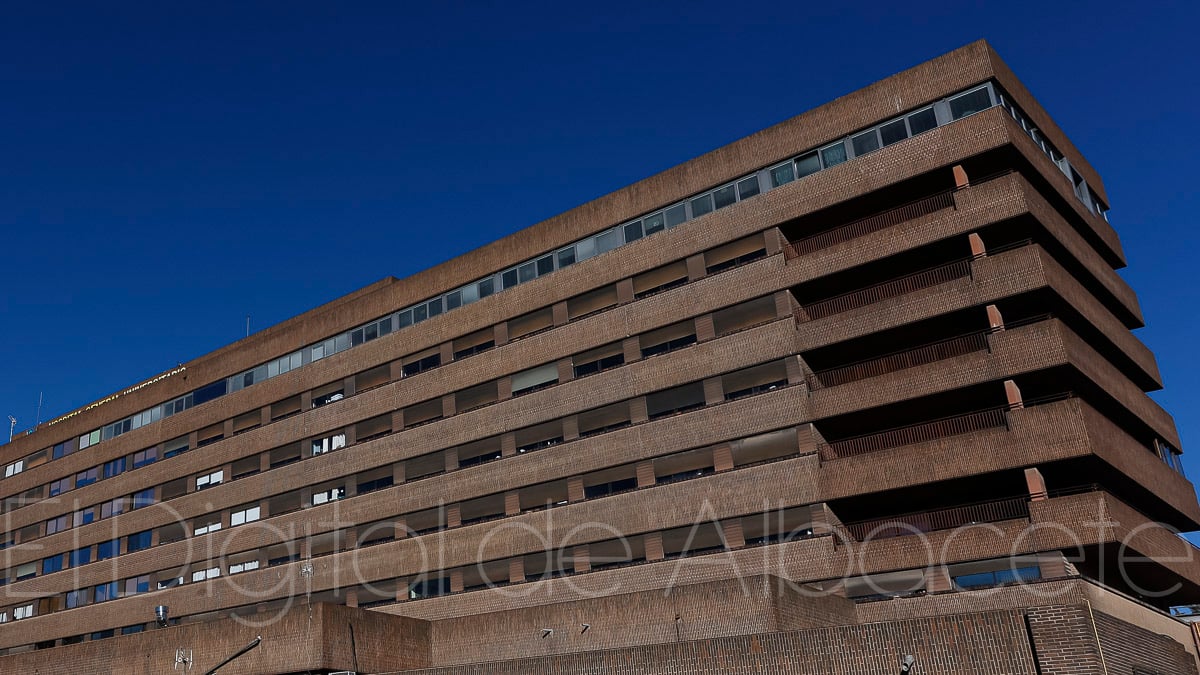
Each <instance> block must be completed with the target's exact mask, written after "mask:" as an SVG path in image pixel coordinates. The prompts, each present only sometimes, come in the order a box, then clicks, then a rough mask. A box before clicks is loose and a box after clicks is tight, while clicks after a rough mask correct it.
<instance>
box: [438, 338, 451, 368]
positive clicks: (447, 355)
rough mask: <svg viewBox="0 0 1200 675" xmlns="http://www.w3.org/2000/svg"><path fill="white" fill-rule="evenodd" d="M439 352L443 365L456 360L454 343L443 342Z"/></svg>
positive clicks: (439, 346)
mask: <svg viewBox="0 0 1200 675" xmlns="http://www.w3.org/2000/svg"><path fill="white" fill-rule="evenodd" d="M438 352H439V354H440V355H441V357H442V364H443V365H444V364H447V363H450V362H451V361H453V360H454V342H452V341H451V342H443V343H442V344H440V345H438Z"/></svg>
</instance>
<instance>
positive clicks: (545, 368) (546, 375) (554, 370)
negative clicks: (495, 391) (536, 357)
mask: <svg viewBox="0 0 1200 675" xmlns="http://www.w3.org/2000/svg"><path fill="white" fill-rule="evenodd" d="M557 382H558V365H557V364H554V363H547V364H545V365H541V366H538V367H536V368H530V369H529V370H525V371H521V372H519V373H516V374H514V375H513V376H512V393H513V395H514V396H515V395H517V394H521V393H526V392H531V391H535V390H537V389H542V388H544V387H548V386H550V385H552V384H556V383H557Z"/></svg>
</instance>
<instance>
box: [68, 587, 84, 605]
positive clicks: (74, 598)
mask: <svg viewBox="0 0 1200 675" xmlns="http://www.w3.org/2000/svg"><path fill="white" fill-rule="evenodd" d="M86 604H88V589H86V588H83V589H80V590H77V591H67V609H74V608H75V607H82V606H83V605H86Z"/></svg>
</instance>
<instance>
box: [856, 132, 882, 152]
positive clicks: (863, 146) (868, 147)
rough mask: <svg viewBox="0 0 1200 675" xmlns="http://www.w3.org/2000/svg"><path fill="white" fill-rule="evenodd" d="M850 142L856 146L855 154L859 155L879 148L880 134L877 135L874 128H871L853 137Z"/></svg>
mask: <svg viewBox="0 0 1200 675" xmlns="http://www.w3.org/2000/svg"><path fill="white" fill-rule="evenodd" d="M850 144H851V145H853V146H854V156H855V157H858V156H861V155H865V154H867V153H868V152H872V151H875V150H878V149H879V136H878V135H876V133H875V130H874V129H871V130H870V131H864V132H863V133H861V134H859V135H857V136H854V137H853V138H851V139H850Z"/></svg>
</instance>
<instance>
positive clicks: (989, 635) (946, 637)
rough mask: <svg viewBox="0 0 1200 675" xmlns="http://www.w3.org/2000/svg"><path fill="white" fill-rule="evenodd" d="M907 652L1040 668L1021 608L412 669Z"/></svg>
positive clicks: (869, 659)
mask: <svg viewBox="0 0 1200 675" xmlns="http://www.w3.org/2000/svg"><path fill="white" fill-rule="evenodd" d="M905 654H912V655H913V656H915V657H916V659H917V669H916V672H917V673H930V674H933V673H942V674H945V673H953V674H956V675H957V674H963V675H968V674H976V673H977V674H979V675H985V674H986V675H995V674H996V673H1005V674H1006V675H1037V672H1038V671H1037V668H1036V666H1035V664H1034V662H1033V656H1032V653H1031V650H1030V646H1029V639H1028V634H1027V632H1026V630H1025V622H1024V618H1023V617H1022V615H1021V613H1020V612H1017V611H1008V612H984V613H978V614H963V615H958V616H943V617H932V618H923V619H913V620H908V621H895V622H891V623H875V624H866V625H857V626H837V627H832V628H819V629H812V630H803V631H792V632H786V633H765V634H759V635H750V636H738V637H723V638H712V639H707V640H695V641H692V642H681V643H673V644H664V645H649V646H642V647H633V648H626V649H617V650H609V651H598V652H584V653H579V654H564V655H557V656H545V657H534V658H527V659H518V660H513V661H500V662H492V663H483V664H476V665H469V666H453V667H445V668H432V669H425V670H419V671H408V672H413V673H424V674H426V675H443V674H444V675H450V674H451V673H454V674H457V675H467V674H476V675H482V674H484V673H490V674H495V675H508V674H513V675H516V674H518V673H520V674H527V673H573V674H585V673H594V674H596V675H600V674H602V673H603V674H604V675H621V674H630V675H633V674H638V675H642V674H645V673H672V674H673V675H677V674H681V673H731V672H736V673H779V674H784V675H829V674H831V673H837V674H838V675H881V674H883V673H893V672H898V671H899V664H900V659H901V658H902V657H903V655H905ZM1057 672H1068V671H1057ZM1079 672H1085V671H1079Z"/></svg>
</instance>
